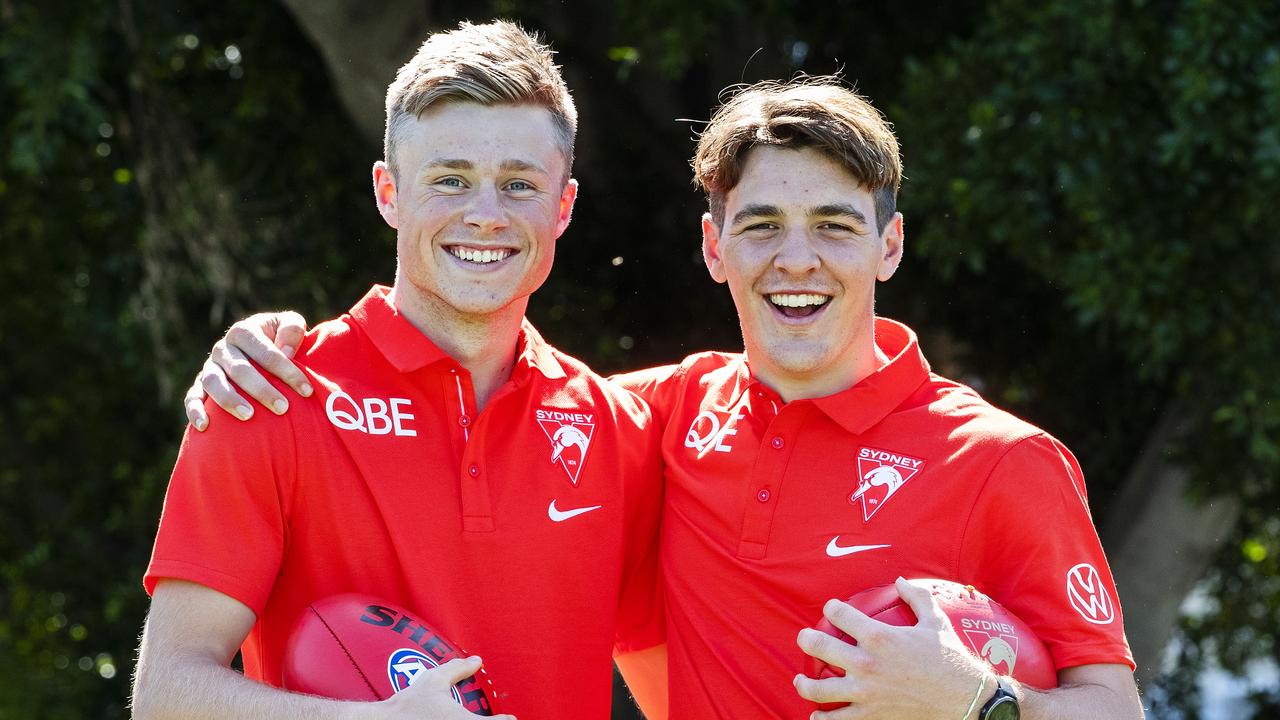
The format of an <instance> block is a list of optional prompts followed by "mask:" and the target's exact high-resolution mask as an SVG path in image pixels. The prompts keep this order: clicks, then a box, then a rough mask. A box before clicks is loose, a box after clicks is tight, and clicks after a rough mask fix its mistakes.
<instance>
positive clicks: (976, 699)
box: [960, 672, 997, 720]
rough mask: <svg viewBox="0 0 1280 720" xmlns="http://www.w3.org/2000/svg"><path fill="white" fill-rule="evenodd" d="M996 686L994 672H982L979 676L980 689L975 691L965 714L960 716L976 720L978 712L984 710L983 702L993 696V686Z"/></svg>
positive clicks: (963, 719)
mask: <svg viewBox="0 0 1280 720" xmlns="http://www.w3.org/2000/svg"><path fill="white" fill-rule="evenodd" d="M996 686H997V683H996V680H995V674H994V673H990V672H984V673H982V675H981V676H980V677H979V678H978V689H977V690H975V691H974V693H973V697H972V698H971V699H970V700H969V705H968V707H967V709H966V710H965V711H964V715H961V716H960V720H976V718H977V717H978V713H979V712H981V710H982V706H983V704H984V703H986V701H987V699H988V698H990V697H991V693H992V692H993V688H995V687H996Z"/></svg>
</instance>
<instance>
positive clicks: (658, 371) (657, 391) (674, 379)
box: [609, 365, 681, 425]
mask: <svg viewBox="0 0 1280 720" xmlns="http://www.w3.org/2000/svg"><path fill="white" fill-rule="evenodd" d="M680 367H681V366H679V365H661V366H658V367H652V368H645V369H644V370H636V371H633V372H629V373H622V374H620V375H613V376H610V378H609V380H610V382H613V383H615V384H617V385H620V386H622V387H623V388H625V389H627V390H629V391H631V392H633V393H635V394H636V395H639V396H640V398H641V399H642V400H644V401H645V402H646V403H648V405H649V407H650V408H651V409H652V410H653V414H654V416H655V417H656V418H657V420H658V423H659V425H665V424H666V422H667V418H669V417H671V411H672V405H673V403H674V402H675V400H676V397H677V390H678V387H677V385H678V379H679V374H680V373H679V371H680Z"/></svg>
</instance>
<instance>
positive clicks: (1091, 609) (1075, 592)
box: [1067, 563, 1116, 625]
mask: <svg viewBox="0 0 1280 720" xmlns="http://www.w3.org/2000/svg"><path fill="white" fill-rule="evenodd" d="M1067 600H1069V601H1071V607H1073V608H1075V609H1076V612H1078V613H1080V617H1082V618H1084V619H1085V620H1087V621H1089V622H1091V623H1093V624H1094V625H1108V624H1110V623H1111V621H1112V620H1115V619H1116V604H1115V603H1114V602H1112V600H1111V594H1110V593H1108V592H1107V586H1106V584H1104V583H1103V582H1102V577H1101V576H1100V575H1099V574H1098V570H1097V568H1095V567H1094V566H1092V565H1090V564H1089V563H1080V564H1079V565H1076V566H1075V567H1073V568H1071V569H1070V570H1068V571H1067Z"/></svg>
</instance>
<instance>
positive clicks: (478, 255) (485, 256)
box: [449, 246, 511, 264]
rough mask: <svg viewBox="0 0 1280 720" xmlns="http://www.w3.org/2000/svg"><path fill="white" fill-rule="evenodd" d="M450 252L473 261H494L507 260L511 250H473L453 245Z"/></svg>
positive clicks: (459, 257) (462, 258) (457, 256)
mask: <svg viewBox="0 0 1280 720" xmlns="http://www.w3.org/2000/svg"><path fill="white" fill-rule="evenodd" d="M449 253H450V254H451V255H453V256H454V257H456V258H458V259H460V260H466V261H467V262H473V263H480V264H484V263H492V262H498V261H499V260H505V259H507V257H508V256H509V255H511V251H510V250H507V249H498V250H472V249H470V248H464V247H456V246H455V247H451V248H449Z"/></svg>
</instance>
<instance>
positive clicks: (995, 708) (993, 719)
mask: <svg viewBox="0 0 1280 720" xmlns="http://www.w3.org/2000/svg"><path fill="white" fill-rule="evenodd" d="M1021 717H1022V710H1021V709H1019V708H1018V696H1017V695H1014V694H1013V688H1011V687H1010V686H1009V681H1008V680H1006V679H1005V678H1004V677H1003V676H1001V675H997V676H996V695H995V697H993V698H991V699H990V700H988V701H987V704H986V705H983V706H982V712H980V713H978V720H1019V718H1021Z"/></svg>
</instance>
